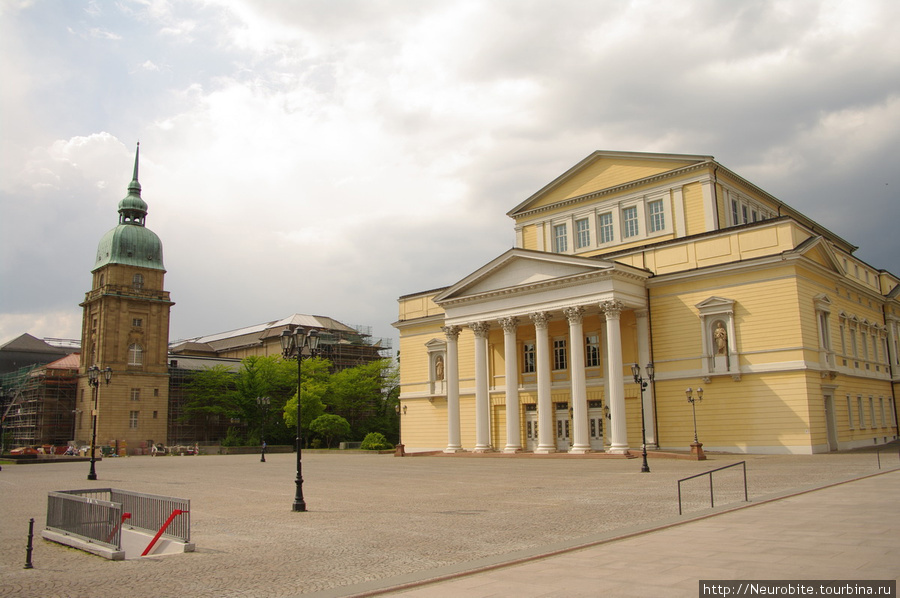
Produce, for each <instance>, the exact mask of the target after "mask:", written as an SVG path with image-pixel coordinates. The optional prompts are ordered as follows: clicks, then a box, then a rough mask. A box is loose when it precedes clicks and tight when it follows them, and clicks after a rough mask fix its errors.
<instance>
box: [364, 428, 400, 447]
mask: <svg viewBox="0 0 900 598" xmlns="http://www.w3.org/2000/svg"><path fill="white" fill-rule="evenodd" d="M359 448H361V449H363V450H366V451H385V450H389V449H392V448H394V447H393V446H391V443H390V442H388V441H387V438H385V437H384V434H382V433H381V432H369V433H368V434H366V437H365V438H363V441H362V444H361V445H360V447H359Z"/></svg>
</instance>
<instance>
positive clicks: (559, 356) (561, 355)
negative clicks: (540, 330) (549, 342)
mask: <svg viewBox="0 0 900 598" xmlns="http://www.w3.org/2000/svg"><path fill="white" fill-rule="evenodd" d="M567 367H568V363H567V360H566V339H564V338H561V339H557V340H554V341H553V369H554V370H564V369H566V368H567Z"/></svg>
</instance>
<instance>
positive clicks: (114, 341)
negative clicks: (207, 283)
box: [75, 144, 174, 454]
mask: <svg viewBox="0 0 900 598" xmlns="http://www.w3.org/2000/svg"><path fill="white" fill-rule="evenodd" d="M139 157H140V144H138V148H137V151H136V152H135V157H134V176H133V178H132V181H131V183H130V184H129V185H128V194H127V195H126V196H125V199H123V200H122V201H120V202H119V224H118V225H117V226H116V227H115V228H113V229H111V230H110V231H109V232H107V233H106V234H105V235H103V237H102V238H101V239H100V243H99V244H98V246H97V256H96V261H95V262H94V267H93V269H92V270H91V273H92V275H93V278H92V284H91V290H90V291H88V292H87V293H86V294H85V298H84V302H83V303H81V304H80V305H81V307H82V308H83V310H84V314H83V319H82V331H81V348H82V352H81V366H80V376H79V381H78V398H77V405H76V418H75V440H76V441H77V442H78V444H79V445H81V444H90V440H91V433H92V430H91V426H92V421H91V414H92V409H93V396H92V388H91V386H90V385H89V383H88V376H87V371H88V368H90V367H91V366H94V365H96V366H97V367H99V368H101V369H104V368H106V367H109V368H111V369H112V377H111V380H110V382H109V384H106V383H104V382H103V376H101V377H100V378H101V382H100V386H99V389H98V410H97V412H98V419H97V446H103V445H111V446H114V447H116V449H117V450H118V451H119V453H120V454H125V453H126V452H127V454H134V453H135V452H137V451H135V450H134V449H140V448H142V447H147V446H149V443H150V442H154V443H165V442H166V441H167V438H166V432H167V415H168V402H169V374H168V365H167V356H168V346H169V311H170V309H171V307H172V305H174V304H173V303H172V301H170V300H169V293H168V292H167V291H165V290H163V289H164V284H163V283H164V277H165V273H166V270H165V267H164V266H163V254H162V243H161V242H160V240H159V237H157V236H156V234H155V233H154V232H153V231H151V230H150V229H148V228H147V227H146V226H145V221H146V218H147V203H146V202H145V201H144V200H143V199H141V184H140V183H139V182H138V161H139ZM145 443H146V444H145Z"/></svg>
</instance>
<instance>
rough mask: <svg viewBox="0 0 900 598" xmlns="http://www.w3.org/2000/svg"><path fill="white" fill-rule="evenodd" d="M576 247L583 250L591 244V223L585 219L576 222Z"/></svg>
mask: <svg viewBox="0 0 900 598" xmlns="http://www.w3.org/2000/svg"><path fill="white" fill-rule="evenodd" d="M575 233H576V237H575V247H576V248H577V249H581V248H583V247H588V246H590V244H591V222H590V221H589V220H588V219H587V218H584V219H582V220H576V221H575Z"/></svg>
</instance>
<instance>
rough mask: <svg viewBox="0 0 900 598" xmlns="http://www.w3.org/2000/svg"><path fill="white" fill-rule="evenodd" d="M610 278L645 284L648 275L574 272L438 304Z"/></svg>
mask: <svg viewBox="0 0 900 598" xmlns="http://www.w3.org/2000/svg"><path fill="white" fill-rule="evenodd" d="M609 278H624V279H630V280H631V281H634V282H638V283H640V284H643V283H644V282H645V281H646V280H647V277H646V276H640V275H639V274H636V273H632V272H624V271H621V270H612V269H611V270H603V271H600V272H597V271H594V272H584V273H581V274H574V275H571V276H566V277H563V278H550V279H548V280H542V281H540V282H535V283H531V284H528V285H521V286H513V287H503V288H501V289H495V290H492V291H486V292H483V293H477V294H475V295H467V296H465V297H457V298H453V299H444V300H443V301H441V302H440V303H438V305H440V306H441V307H444V308H451V307H455V306H457V305H463V304H475V303H484V302H487V301H492V300H495V299H498V298H501V297H508V296H511V295H533V294H535V293H539V292H541V291H545V290H547V289H551V288H568V287H576V286H581V285H582V284H584V283H585V282H587V281H589V280H593V281H597V280H603V279H609Z"/></svg>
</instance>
